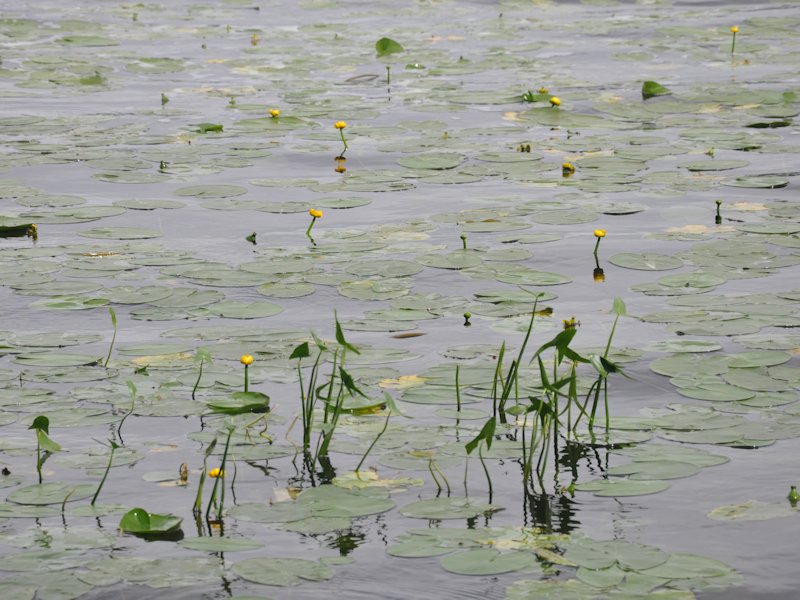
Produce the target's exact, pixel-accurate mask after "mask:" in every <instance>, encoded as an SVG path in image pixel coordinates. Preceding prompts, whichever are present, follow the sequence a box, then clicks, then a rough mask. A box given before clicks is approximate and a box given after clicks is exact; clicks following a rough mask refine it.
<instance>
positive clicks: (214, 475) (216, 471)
mask: <svg viewBox="0 0 800 600" xmlns="http://www.w3.org/2000/svg"><path fill="white" fill-rule="evenodd" d="M208 476H209V477H211V478H212V479H216V478H217V477H225V471H223V470H222V469H220V468H219V467H214V468H213V469H211V470H210V471H209V472H208Z"/></svg>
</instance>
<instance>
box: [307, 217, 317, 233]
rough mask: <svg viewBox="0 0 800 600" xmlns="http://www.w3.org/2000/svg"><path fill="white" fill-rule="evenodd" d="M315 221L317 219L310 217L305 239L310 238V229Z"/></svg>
mask: <svg viewBox="0 0 800 600" xmlns="http://www.w3.org/2000/svg"><path fill="white" fill-rule="evenodd" d="M316 221H317V217H311V223H309V225H308V229H306V237H308V238H310V237H311V228H312V227H314V223H315V222H316Z"/></svg>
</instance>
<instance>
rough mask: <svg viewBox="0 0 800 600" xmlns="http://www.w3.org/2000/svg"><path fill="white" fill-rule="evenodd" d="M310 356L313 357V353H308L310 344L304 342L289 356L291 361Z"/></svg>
mask: <svg viewBox="0 0 800 600" xmlns="http://www.w3.org/2000/svg"><path fill="white" fill-rule="evenodd" d="M309 356H311V353H310V352H309V351H308V342H303V343H302V344H300V345H299V346H297V348H295V349H294V350H292V353H291V354H290V355H289V360H291V359H293V358H307V357H309Z"/></svg>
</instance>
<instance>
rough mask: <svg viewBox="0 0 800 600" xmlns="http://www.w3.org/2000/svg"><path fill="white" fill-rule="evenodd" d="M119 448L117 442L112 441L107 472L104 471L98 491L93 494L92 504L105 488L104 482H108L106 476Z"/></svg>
mask: <svg viewBox="0 0 800 600" xmlns="http://www.w3.org/2000/svg"><path fill="white" fill-rule="evenodd" d="M116 449H117V444H115V443H114V442H113V441H112V442H111V455H110V456H109V457H108V464H107V465H106V472H105V473H103V478H102V479H101V480H100V485H98V486H97V491H96V492H95V493H94V496H92V506H94V503H95V502H97V497H98V496H99V495H100V490H102V489H103V484H104V483H105V482H106V477H108V472H109V471H110V470H111V461H113V460H114V450H116Z"/></svg>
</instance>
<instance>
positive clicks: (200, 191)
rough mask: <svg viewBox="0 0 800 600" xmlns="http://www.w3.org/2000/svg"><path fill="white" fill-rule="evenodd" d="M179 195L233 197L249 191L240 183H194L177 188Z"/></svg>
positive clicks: (176, 192) (176, 191)
mask: <svg viewBox="0 0 800 600" xmlns="http://www.w3.org/2000/svg"><path fill="white" fill-rule="evenodd" d="M174 193H175V194H176V195H178V196H194V197H195V198H231V197H233V196H241V195H243V194H246V193H247V188H244V187H242V186H239V185H193V186H189V187H183V188H179V189H177V190H175V192H174Z"/></svg>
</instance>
